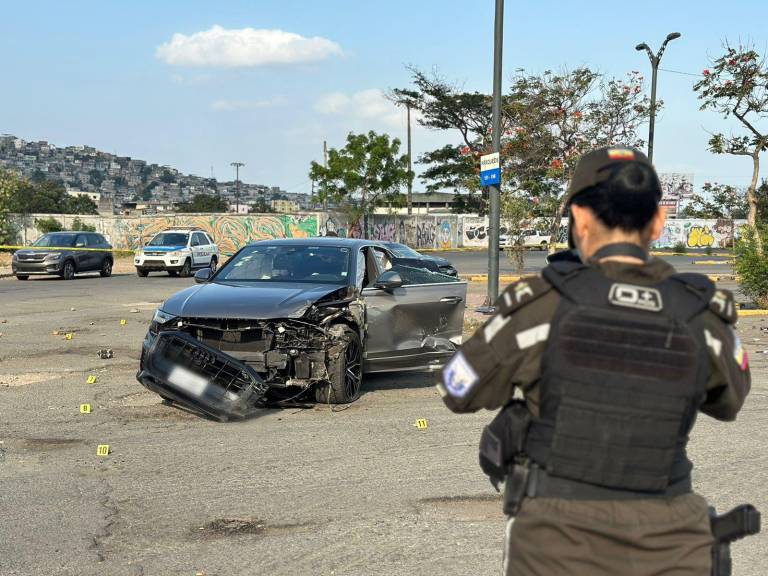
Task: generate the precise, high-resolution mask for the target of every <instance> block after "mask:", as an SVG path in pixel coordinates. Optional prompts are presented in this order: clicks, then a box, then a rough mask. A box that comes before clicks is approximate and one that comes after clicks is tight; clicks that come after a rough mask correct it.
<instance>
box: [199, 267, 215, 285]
mask: <svg viewBox="0 0 768 576" xmlns="http://www.w3.org/2000/svg"><path fill="white" fill-rule="evenodd" d="M212 277H213V270H211V269H210V268H203V269H202V270H198V271H197V272H195V282H197V283H198V284H205V283H206V282H208V281H209V280H210V279H211V278H212Z"/></svg>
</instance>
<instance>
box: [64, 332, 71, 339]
mask: <svg viewBox="0 0 768 576" xmlns="http://www.w3.org/2000/svg"><path fill="white" fill-rule="evenodd" d="M72 336H73V334H72V332H67V333H66V334H64V340H72Z"/></svg>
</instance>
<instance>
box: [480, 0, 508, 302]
mask: <svg viewBox="0 0 768 576" xmlns="http://www.w3.org/2000/svg"><path fill="white" fill-rule="evenodd" d="M503 41H504V0H496V17H495V25H494V41H493V118H492V122H493V153H495V154H498V153H499V150H500V148H501V56H502V47H503V43H504V42H503ZM500 167H501V165H500V164H499V168H500ZM500 187H501V179H500V178H499V180H498V182H497V183H495V184H492V185H491V186H490V187H489V188H488V204H489V211H488V218H489V226H488V228H489V230H488V232H489V235H488V296H487V298H486V302H485V306H484V307H483V308H484V310H482V311H485V312H487V313H490V312H492V311H493V308H492V307H493V305H494V304H495V302H496V299H497V298H498V297H499V226H500V221H501V218H500V214H499V212H500V198H499V194H500ZM478 310H480V309H478Z"/></svg>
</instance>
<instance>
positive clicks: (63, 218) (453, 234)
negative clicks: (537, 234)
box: [11, 212, 746, 253]
mask: <svg viewBox="0 0 768 576" xmlns="http://www.w3.org/2000/svg"><path fill="white" fill-rule="evenodd" d="M50 217H53V218H56V219H57V220H59V221H60V222H61V223H62V224H63V225H64V226H65V227H67V228H68V227H70V226H71V224H72V220H74V218H75V217H76V216H73V215H62V214H36V215H29V216H27V217H26V219H25V218H22V217H21V216H12V217H11V222H12V224H13V225H14V227H15V229H16V231H17V241H18V242H24V241H25V240H26V243H30V242H33V241H34V240H36V239H37V238H38V237H39V236H40V232H39V231H38V230H37V228H35V225H34V222H35V219H36V218H50ZM77 217H79V218H80V220H81V221H82V222H84V223H85V224H89V225H92V226H94V227H95V228H96V231H97V232H100V233H102V234H104V235H105V236H107V237H108V238H109V239H110V241H111V242H112V245H113V246H114V247H115V248H124V249H135V248H137V247H139V246H141V245H143V244H144V243H146V242H147V241H148V240H149V238H151V237H152V236H153V235H154V234H155V233H157V232H159V231H161V230H163V229H164V228H167V227H168V226H197V227H199V228H202V229H204V230H206V231H207V232H208V233H210V234H211V236H212V237H213V239H214V240H215V241H216V243H217V244H218V245H219V247H220V248H221V250H222V252H224V253H232V252H234V251H236V250H237V249H239V248H240V247H242V246H244V245H246V244H248V243H249V242H253V241H256V240H265V239H271V238H306V237H311V236H318V235H319V236H324V235H325V234H327V233H328V232H329V231H331V230H332V231H335V232H336V234H337V235H338V236H340V237H344V238H347V237H348V238H362V237H363V223H362V222H349V221H348V219H347V217H346V216H345V215H344V214H340V213H334V212H327V213H320V212H312V213H304V214H241V215H236V214H172V215H157V216H77ZM25 223H26V225H25ZM745 223H746V222H745V221H744V220H736V221H731V220H703V219H694V220H670V221H668V222H667V224H666V226H665V227H664V233H663V234H662V236H661V238H659V240H658V242H656V244H655V245H654V247H656V248H671V247H672V246H674V245H675V244H677V243H679V242H682V243H684V244H685V245H686V246H688V247H689V248H706V247H711V248H727V247H730V246H731V245H732V243H733V239H734V237H738V235H739V230H740V228H741V227H742V226H743V225H744V224H745ZM504 231H505V230H504V227H503V225H502V232H504ZM368 237H369V238H371V239H375V240H381V241H385V242H401V243H403V244H407V245H409V246H412V247H413V248H417V249H437V250H448V249H451V248H463V247H478V248H479V247H484V246H487V245H488V218H486V217H478V216H465V215H455V214H448V215H443V216H434V215H420V214H414V215H411V216H407V215H388V214H374V215H371V216H369V218H368ZM566 238H567V221H566V220H563V225H562V226H561V229H560V237H559V238H558V242H560V243H564V242H565V241H566Z"/></svg>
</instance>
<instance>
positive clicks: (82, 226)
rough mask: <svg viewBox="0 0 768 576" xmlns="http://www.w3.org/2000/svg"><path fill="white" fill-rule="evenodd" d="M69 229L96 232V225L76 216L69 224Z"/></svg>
mask: <svg viewBox="0 0 768 576" xmlns="http://www.w3.org/2000/svg"><path fill="white" fill-rule="evenodd" d="M69 229H70V230H73V231H76V232H96V226H93V225H91V224H86V223H85V222H83V221H82V220H80V218H78V217H75V218H74V219H73V220H72V224H71V225H70V226H69Z"/></svg>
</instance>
